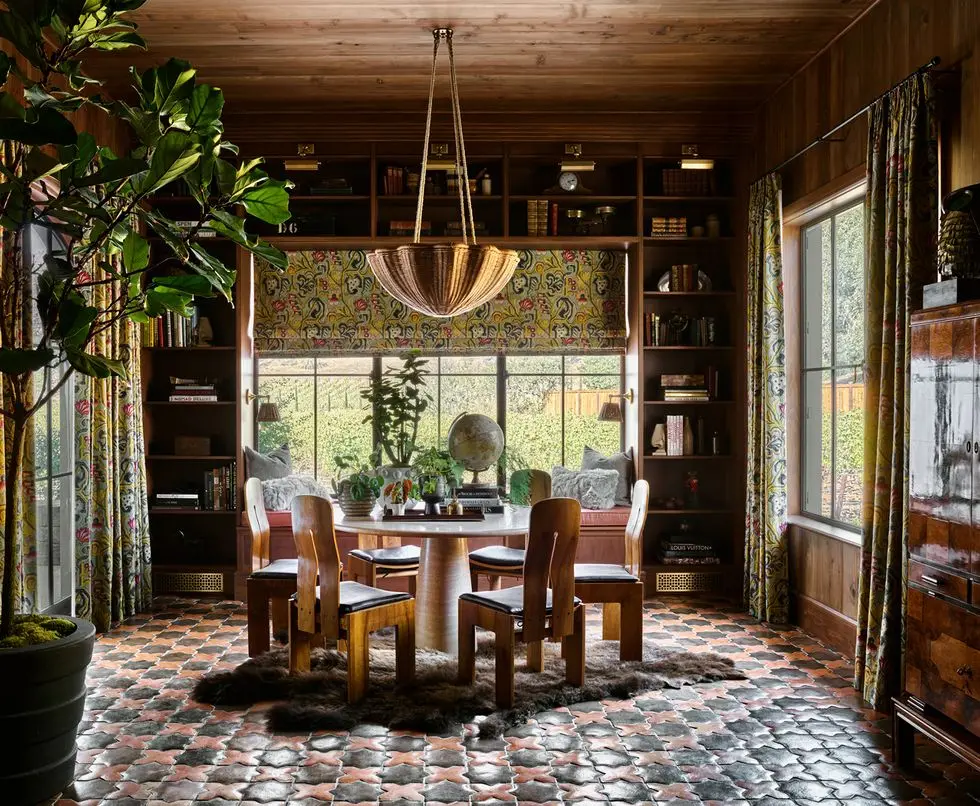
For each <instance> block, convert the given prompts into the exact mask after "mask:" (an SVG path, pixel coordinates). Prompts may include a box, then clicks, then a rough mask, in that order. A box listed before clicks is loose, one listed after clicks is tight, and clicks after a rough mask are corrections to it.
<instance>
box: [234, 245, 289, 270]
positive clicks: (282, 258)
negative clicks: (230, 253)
mask: <svg viewBox="0 0 980 806" xmlns="http://www.w3.org/2000/svg"><path fill="white" fill-rule="evenodd" d="M245 248H246V249H247V250H248V251H249V252H251V253H252V254H253V255H255V256H256V257H260V258H262V259H263V260H264V261H265V262H266V263H268V264H269V265H270V266H274V267H275V268H277V269H279V270H280V271H285V269H286V267H287V266H288V265H289V258H287V257H286V253H285V252H283V251H282V249H279V248H278V247H275V246H273V245H272V244H269V243H266V242H265V241H257V242H256V243H254V244H246V245H245Z"/></svg>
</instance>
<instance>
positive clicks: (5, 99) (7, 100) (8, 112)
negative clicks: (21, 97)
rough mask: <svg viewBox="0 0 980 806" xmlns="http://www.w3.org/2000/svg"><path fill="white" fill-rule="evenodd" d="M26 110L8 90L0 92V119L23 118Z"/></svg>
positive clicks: (25, 115)
mask: <svg viewBox="0 0 980 806" xmlns="http://www.w3.org/2000/svg"><path fill="white" fill-rule="evenodd" d="M26 117H27V110H26V109H25V108H24V107H23V106H21V105H20V103H18V101H17V99H16V98H14V96H13V95H11V94H10V93H9V92H0V119H6V118H10V119H12V120H24V119H25V118H26Z"/></svg>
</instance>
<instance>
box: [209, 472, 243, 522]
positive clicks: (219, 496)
mask: <svg viewBox="0 0 980 806" xmlns="http://www.w3.org/2000/svg"><path fill="white" fill-rule="evenodd" d="M236 476H237V473H236V470H235V466H234V465H228V466H226V467H216V468H215V469H214V470H208V471H205V473H204V509H207V510H211V511H225V510H227V511H234V510H237V509H238V480H237V478H236Z"/></svg>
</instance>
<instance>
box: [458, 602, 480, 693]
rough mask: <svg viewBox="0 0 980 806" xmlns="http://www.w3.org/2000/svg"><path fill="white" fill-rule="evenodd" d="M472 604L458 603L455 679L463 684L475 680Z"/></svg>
mask: <svg viewBox="0 0 980 806" xmlns="http://www.w3.org/2000/svg"><path fill="white" fill-rule="evenodd" d="M473 610H474V607H473V605H470V604H467V603H466V602H460V603H459V659H458V660H457V667H456V668H457V672H456V679H457V680H458V681H459V683H461V684H463V685H470V686H471V685H473V683H474V682H476V623H475V621H476V619H475V615H476V614H475V613H474V612H473Z"/></svg>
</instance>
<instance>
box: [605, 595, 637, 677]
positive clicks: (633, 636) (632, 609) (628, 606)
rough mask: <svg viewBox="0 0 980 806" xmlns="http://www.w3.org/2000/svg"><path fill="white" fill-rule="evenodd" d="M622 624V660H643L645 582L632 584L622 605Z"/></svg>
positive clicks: (620, 644)
mask: <svg viewBox="0 0 980 806" xmlns="http://www.w3.org/2000/svg"><path fill="white" fill-rule="evenodd" d="M606 607H609V605H606ZM621 612H622V626H621V629H620V637H619V659H620V660H621V661H628V660H643V583H642V582H637V583H636V584H635V585H630V591H629V594H628V595H627V596H626V597H625V598H624V600H623V603H622V607H621Z"/></svg>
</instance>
